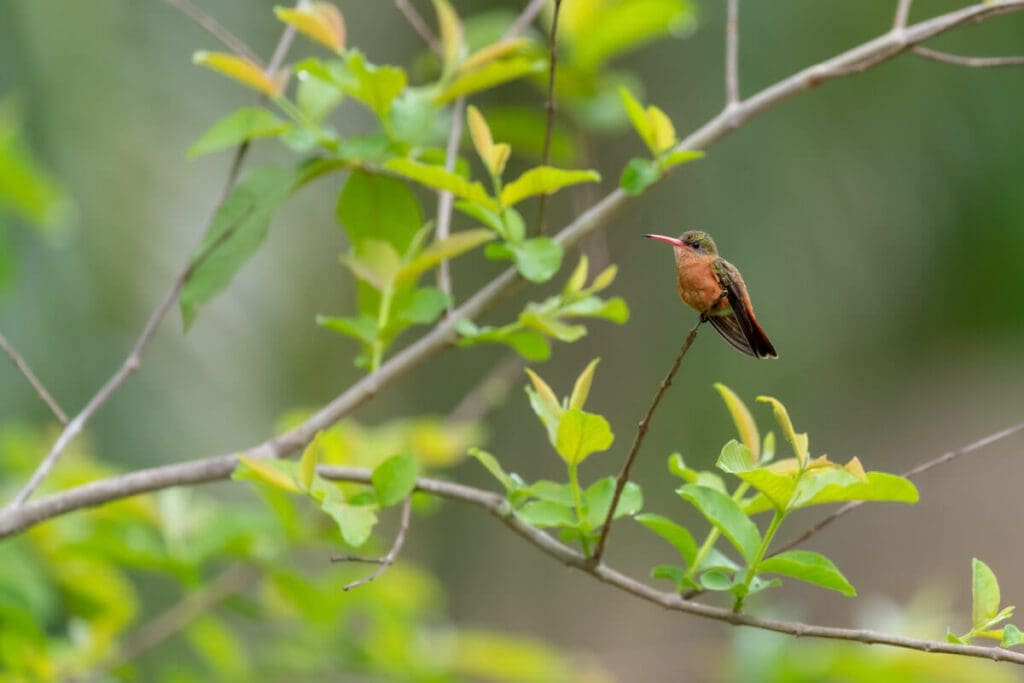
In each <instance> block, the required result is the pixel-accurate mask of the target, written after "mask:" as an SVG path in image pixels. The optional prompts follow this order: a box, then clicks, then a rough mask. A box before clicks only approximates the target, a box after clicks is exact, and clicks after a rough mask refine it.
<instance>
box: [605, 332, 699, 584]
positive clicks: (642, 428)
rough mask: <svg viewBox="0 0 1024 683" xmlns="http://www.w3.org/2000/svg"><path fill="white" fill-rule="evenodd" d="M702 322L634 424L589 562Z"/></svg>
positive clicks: (608, 525)
mask: <svg viewBox="0 0 1024 683" xmlns="http://www.w3.org/2000/svg"><path fill="white" fill-rule="evenodd" d="M703 322H704V320H703V319H701V320H698V321H697V324H696V325H694V326H693V329H692V330H690V333H689V334H687V335H686V339H684V340H683V345H682V346H680V347H679V353H677V354H676V357H675V360H673V361H672V366H671V367H670V368H669V369H668V374H666V375H665V379H663V380H661V384H659V385H658V390H657V391H655V392H654V398H653V399H651V405H650V406H648V407H647V412H646V413H645V414H644V417H643V419H642V420H640V422H639V424H637V426H636V434H635V435H633V445H632V446H630V447H629V454H628V455H627V456H626V462H624V463H623V464H622V471H621V472H619V477H618V479H616V480H615V493H614V494H613V495H612V503H611V506H610V507H609V508H608V514H607V515H606V516H605V518H604V524H603V525H602V526H601V536H600V538H598V540H597V546H596V547H595V548H594V554H593V555H591V557H590V563H591V564H594V565H596V564H598V563H600V562H601V556H602V555H603V554H604V547H605V542H606V541H607V540H608V532H609V531H611V528H612V519H614V518H615V508H616V507H617V506H618V504H619V498H621V497H622V491H623V489H625V488H626V482H628V481H629V471H630V469H632V467H633V461H634V460H636V454H637V453H639V452H640V444H642V443H643V442H644V437H645V436H647V429H648V428H649V427H650V426H651V418H653V417H654V411H655V410H657V409H658V404H660V403H661V397H662V396H664V395H665V392H666V391H668V388H669V387H670V386H672V380H673V379H675V376H676V373H677V372H679V366H680V365H681V364H682V362H683V358H685V357H686V352H687V351H689V350H690V347H691V346H693V341H694V340H695V339H696V338H697V332H699V331H700V326H701V324H702V323H703Z"/></svg>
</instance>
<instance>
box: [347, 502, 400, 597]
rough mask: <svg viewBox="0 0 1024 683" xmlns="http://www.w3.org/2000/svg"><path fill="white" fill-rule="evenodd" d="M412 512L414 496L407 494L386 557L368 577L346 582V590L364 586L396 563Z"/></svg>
mask: <svg viewBox="0 0 1024 683" xmlns="http://www.w3.org/2000/svg"><path fill="white" fill-rule="evenodd" d="M411 513H412V496H406V497H405V500H403V501H402V519H401V521H400V522H399V523H398V533H397V534H395V541H394V543H392V544H391V549H390V550H388V554H387V555H385V556H384V557H382V558H380V559H378V560H376V564H377V565H378V566H377V568H376V569H374V570H373V572H372V573H371V574H370V575H369V576H366V577H364V578H362V579H359V580H357V581H353V582H352V583H349V584H346V585H345V589H344V590H346V591H350V590H352V589H353V588H358V587H359V586H362V585H363V584H367V583H370V582H371V581H373V580H374V579H376V578H377V577H378V576H380V575H381V574H383V573H384V572H386V571H387V570H388V567H390V566H391V565H393V564H394V563H395V560H397V559H398V554H399V553H400V552H402V546H403V545H405V535H406V533H407V532H408V531H409V517H410V516H411ZM372 561H373V560H368V559H367V558H353V557H350V556H348V555H335V556H334V557H332V558H331V562H372Z"/></svg>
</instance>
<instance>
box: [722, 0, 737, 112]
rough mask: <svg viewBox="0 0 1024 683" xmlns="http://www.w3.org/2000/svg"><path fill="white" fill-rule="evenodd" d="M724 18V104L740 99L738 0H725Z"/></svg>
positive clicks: (734, 102) (731, 105) (728, 105)
mask: <svg viewBox="0 0 1024 683" xmlns="http://www.w3.org/2000/svg"><path fill="white" fill-rule="evenodd" d="M726 3H727V10H726V14H727V16H726V20H725V106H726V107H734V106H736V105H737V104H739V101H740V67H739V51H740V0H726Z"/></svg>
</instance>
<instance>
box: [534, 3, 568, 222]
mask: <svg viewBox="0 0 1024 683" xmlns="http://www.w3.org/2000/svg"><path fill="white" fill-rule="evenodd" d="M554 1H555V13H554V16H553V17H552V19H551V36H550V44H549V46H548V98H547V100H545V102H544V147H543V148H542V150H541V153H540V163H541V165H542V166H546V165H547V163H548V161H549V160H550V159H551V128H552V127H553V126H554V125H555V111H556V110H557V108H558V105H557V104H556V102H555V72H556V71H557V69H558V12H559V10H560V9H561V8H562V0H554ZM547 205H548V195H547V193H543V192H542V193H541V195H540V199H539V200H538V202H537V225H536V226H534V228H533V233H534V234H535V235H543V234H544V210H545V209H546V208H547Z"/></svg>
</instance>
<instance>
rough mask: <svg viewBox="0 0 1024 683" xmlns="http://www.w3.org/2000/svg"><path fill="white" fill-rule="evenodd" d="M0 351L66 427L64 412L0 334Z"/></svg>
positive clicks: (19, 355)
mask: <svg viewBox="0 0 1024 683" xmlns="http://www.w3.org/2000/svg"><path fill="white" fill-rule="evenodd" d="M0 349H3V350H4V352H5V353H6V354H7V355H8V356H10V358H11V362H12V363H14V367H16V368H18V370H20V371H21V374H23V375H24V376H25V379H27V380H28V383H29V384H31V385H32V388H33V389H35V390H36V393H37V394H38V395H39V398H41V399H43V403H45V404H46V406H47V407H48V408H49V409H50V412H52V413H53V415H54V417H56V418H57V421H58V422H60V423H61V424H62V425H66V424H67V423H68V416H67V415H65V414H64V411H63V410H61V409H60V405H59V404H58V403H57V401H56V400H54V398H53V396H52V395H50V392H49V391H47V390H46V387H45V386H44V385H43V383H42V382H41V381H40V380H39V378H38V377H36V374H35V373H34V372H32V368H30V367H29V365H28V362H27V361H26V360H25V359H24V358H22V357H21V354H20V353H18V350H17V349H15V348H14V346H13V345H12V344H11V343H10V342H9V341H7V337H5V336H4V335H3V334H2V333H0Z"/></svg>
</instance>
